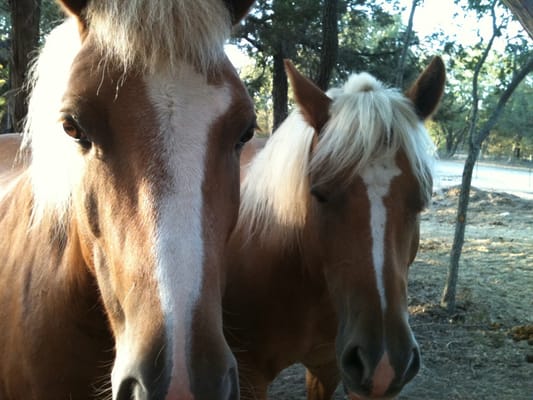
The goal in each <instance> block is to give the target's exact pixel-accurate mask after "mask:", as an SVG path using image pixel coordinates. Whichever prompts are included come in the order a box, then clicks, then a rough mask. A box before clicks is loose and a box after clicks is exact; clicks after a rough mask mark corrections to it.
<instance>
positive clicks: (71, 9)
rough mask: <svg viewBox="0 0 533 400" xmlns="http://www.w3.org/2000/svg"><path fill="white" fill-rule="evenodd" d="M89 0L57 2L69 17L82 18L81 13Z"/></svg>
mask: <svg viewBox="0 0 533 400" xmlns="http://www.w3.org/2000/svg"><path fill="white" fill-rule="evenodd" d="M88 2H89V0H59V1H58V3H59V5H60V6H61V7H63V9H64V10H65V11H66V12H67V13H68V14H70V15H74V16H75V17H78V19H81V18H82V13H83V10H84V9H85V7H87V3H88Z"/></svg>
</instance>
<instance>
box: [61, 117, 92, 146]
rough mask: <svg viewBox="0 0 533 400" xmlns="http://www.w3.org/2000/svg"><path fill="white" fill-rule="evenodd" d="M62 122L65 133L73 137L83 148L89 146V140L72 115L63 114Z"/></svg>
mask: <svg viewBox="0 0 533 400" xmlns="http://www.w3.org/2000/svg"><path fill="white" fill-rule="evenodd" d="M62 124H63V130H64V131H65V133H66V134H67V135H69V136H70V137H71V138H73V139H75V140H76V141H77V142H78V143H79V144H80V145H81V146H82V147H83V148H89V147H91V141H90V140H89V138H88V137H87V135H86V134H85V132H84V131H83V129H81V128H80V126H79V125H78V123H77V122H76V121H75V120H74V118H73V117H72V116H64V117H63V121H62Z"/></svg>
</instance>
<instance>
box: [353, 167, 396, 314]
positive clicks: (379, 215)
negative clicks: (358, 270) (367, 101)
mask: <svg viewBox="0 0 533 400" xmlns="http://www.w3.org/2000/svg"><path fill="white" fill-rule="evenodd" d="M400 174H401V170H400V169H399V168H398V166H397V165H396V163H395V161H394V159H392V158H391V159H383V160H377V161H375V162H373V163H371V164H370V165H369V166H368V167H367V168H365V169H364V170H363V172H362V173H361V177H362V178H363V182H364V183H365V185H366V189H367V193H368V200H369V202H370V232H371V234H372V260H373V262H374V271H375V272H376V284H377V288H378V293H379V298H380V301H381V309H382V310H383V311H385V309H386V307H387V298H386V295H385V280H384V277H383V266H384V263H385V227H386V225H387V209H386V208H385V205H384V204H383V198H384V197H385V196H386V195H387V194H388V193H389V188H390V184H391V182H392V180H393V179H394V177H396V176H398V175H400Z"/></svg>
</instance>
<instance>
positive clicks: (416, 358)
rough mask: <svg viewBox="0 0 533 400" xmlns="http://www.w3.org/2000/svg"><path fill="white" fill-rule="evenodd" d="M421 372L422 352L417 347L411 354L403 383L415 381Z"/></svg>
mask: <svg viewBox="0 0 533 400" xmlns="http://www.w3.org/2000/svg"><path fill="white" fill-rule="evenodd" d="M419 370H420V350H419V349H418V347H415V348H414V349H413V351H412V353H411V358H410V359H409V363H408V364H407V368H406V369H405V373H404V374H403V381H404V382H403V383H404V384H405V383H407V382H409V381H410V380H411V379H413V378H414V377H415V376H416V374H418V371H419Z"/></svg>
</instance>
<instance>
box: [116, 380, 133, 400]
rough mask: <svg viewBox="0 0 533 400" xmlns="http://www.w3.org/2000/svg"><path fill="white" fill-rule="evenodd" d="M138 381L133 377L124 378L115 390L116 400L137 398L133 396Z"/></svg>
mask: <svg viewBox="0 0 533 400" xmlns="http://www.w3.org/2000/svg"><path fill="white" fill-rule="evenodd" d="M138 385H139V382H137V379H135V378H126V379H124V380H123V381H122V382H121V384H120V386H119V388H118V392H117V397H116V400H139V399H138V398H137V397H136V396H135V391H136V388H137V386H138Z"/></svg>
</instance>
